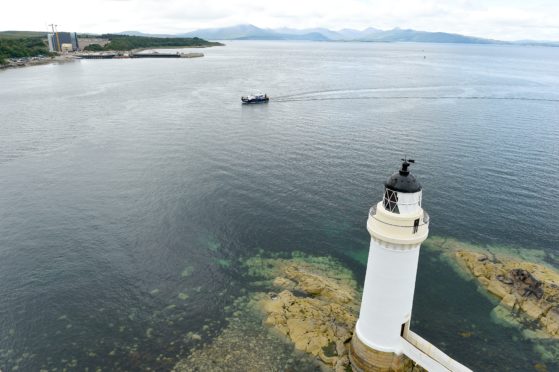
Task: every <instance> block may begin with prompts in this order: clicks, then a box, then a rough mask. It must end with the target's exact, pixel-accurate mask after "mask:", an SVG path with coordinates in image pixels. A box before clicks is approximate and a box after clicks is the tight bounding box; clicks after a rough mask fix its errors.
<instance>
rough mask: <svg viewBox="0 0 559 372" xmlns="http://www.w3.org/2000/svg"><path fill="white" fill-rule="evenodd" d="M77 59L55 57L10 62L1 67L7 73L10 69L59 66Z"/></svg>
mask: <svg viewBox="0 0 559 372" xmlns="http://www.w3.org/2000/svg"><path fill="white" fill-rule="evenodd" d="M76 59H77V58H76V57H75V56H74V55H61V56H55V57H45V58H40V59H35V60H29V61H25V62H8V63H6V64H4V65H0V71H5V70H9V69H15V68H24V67H33V66H42V65H49V64H58V63H68V62H73V61H75V60H76Z"/></svg>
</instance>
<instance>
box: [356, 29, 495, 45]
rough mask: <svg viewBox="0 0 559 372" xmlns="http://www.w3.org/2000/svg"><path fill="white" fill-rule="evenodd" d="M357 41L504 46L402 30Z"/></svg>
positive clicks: (486, 41)
mask: <svg viewBox="0 0 559 372" xmlns="http://www.w3.org/2000/svg"><path fill="white" fill-rule="evenodd" d="M357 40H359V41H379V42H395V41H412V42H420V43H463V44H504V43H505V42H504V41H499V40H491V39H483V38H479V37H471V36H464V35H459V34H449V33H446V32H427V31H416V30H411V29H408V30H403V29H400V28H395V29H392V30H388V31H381V30H375V31H373V32H369V33H368V34H367V35H363V36H361V37H359V38H358V39H357Z"/></svg>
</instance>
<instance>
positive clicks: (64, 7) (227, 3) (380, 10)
mask: <svg viewBox="0 0 559 372" xmlns="http://www.w3.org/2000/svg"><path fill="white" fill-rule="evenodd" d="M2 1H3V2H5V3H4V4H2V12H0V30H34V31H43V30H45V31H46V29H47V25H49V24H51V23H54V24H58V25H60V26H59V27H58V30H59V31H75V32H91V33H107V32H119V31H141V32H146V33H181V32H187V31H192V30H195V29H198V28H212V27H226V26H233V25H237V24H253V25H255V26H258V27H261V28H279V27H291V28H314V27H325V28H329V29H333V30H338V29H342V28H355V29H364V28H367V27H375V28H380V29H383V30H386V29H392V28H395V27H400V28H412V29H416V30H423V31H443V32H451V33H459V34H464V35H470V36H478V37H485V38H492V39H499V40H524V39H532V40H554V41H559V0H485V1H481V0H448V1H445V0H439V1H435V0H423V1H422V0H280V1H277V0H88V1H83V0H16V1H10V0H2Z"/></svg>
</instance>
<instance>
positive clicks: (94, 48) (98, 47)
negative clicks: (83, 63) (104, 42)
mask: <svg viewBox="0 0 559 372" xmlns="http://www.w3.org/2000/svg"><path fill="white" fill-rule="evenodd" d="M83 50H88V51H90V52H102V51H103V50H105V49H103V47H102V46H101V45H99V44H89V45H88V46H86V47H85V48H83Z"/></svg>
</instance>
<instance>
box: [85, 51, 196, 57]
mask: <svg viewBox="0 0 559 372" xmlns="http://www.w3.org/2000/svg"><path fill="white" fill-rule="evenodd" d="M75 57H76V58H78V59H113V58H114V59H120V58H200V57H204V53H180V52H176V53H160V52H157V51H153V52H146V53H144V52H138V53H132V52H130V53H128V52H127V53H80V54H76V55H75Z"/></svg>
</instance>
